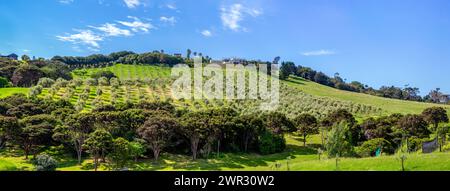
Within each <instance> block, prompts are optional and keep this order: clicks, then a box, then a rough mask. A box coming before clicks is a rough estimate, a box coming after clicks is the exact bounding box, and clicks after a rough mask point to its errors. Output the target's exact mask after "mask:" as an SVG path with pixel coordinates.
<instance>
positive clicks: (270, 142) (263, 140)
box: [258, 131, 286, 155]
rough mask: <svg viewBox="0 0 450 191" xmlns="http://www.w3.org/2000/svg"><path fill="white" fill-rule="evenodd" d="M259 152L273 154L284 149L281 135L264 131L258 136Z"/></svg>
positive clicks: (284, 141) (284, 144)
mask: <svg viewBox="0 0 450 191" xmlns="http://www.w3.org/2000/svg"><path fill="white" fill-rule="evenodd" d="M258 142H259V152H260V153H261V154H263V155H268V154H274V153H278V152H282V151H284V149H286V140H285V139H284V137H283V136H282V135H277V134H273V133H271V132H269V131H264V132H263V133H262V134H261V135H260V137H259V141H258Z"/></svg>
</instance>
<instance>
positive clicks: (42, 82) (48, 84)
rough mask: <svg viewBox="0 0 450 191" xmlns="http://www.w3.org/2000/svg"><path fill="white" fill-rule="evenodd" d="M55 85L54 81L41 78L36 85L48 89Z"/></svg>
mask: <svg viewBox="0 0 450 191" xmlns="http://www.w3.org/2000/svg"><path fill="white" fill-rule="evenodd" d="M54 83H55V80H53V79H50V78H41V79H39V82H38V83H37V85H38V86H42V87H43V88H49V87H51V86H52V85H53V84H54Z"/></svg>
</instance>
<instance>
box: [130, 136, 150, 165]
mask: <svg viewBox="0 0 450 191" xmlns="http://www.w3.org/2000/svg"><path fill="white" fill-rule="evenodd" d="M144 144H145V141H144V140H136V141H132V142H130V154H131V157H133V158H134V161H135V162H137V161H138V158H139V157H142V156H144V153H145V152H146V151H147V149H146V148H145V145H144Z"/></svg>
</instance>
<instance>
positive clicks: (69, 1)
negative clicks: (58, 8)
mask: <svg viewBox="0 0 450 191" xmlns="http://www.w3.org/2000/svg"><path fill="white" fill-rule="evenodd" d="M59 3H62V4H71V3H73V0H59Z"/></svg>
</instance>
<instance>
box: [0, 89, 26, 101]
mask: <svg viewBox="0 0 450 191" xmlns="http://www.w3.org/2000/svg"><path fill="white" fill-rule="evenodd" d="M29 91H30V90H29V88H0V99H1V98H5V97H8V96H11V95H13V94H25V95H28V92H29Z"/></svg>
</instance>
